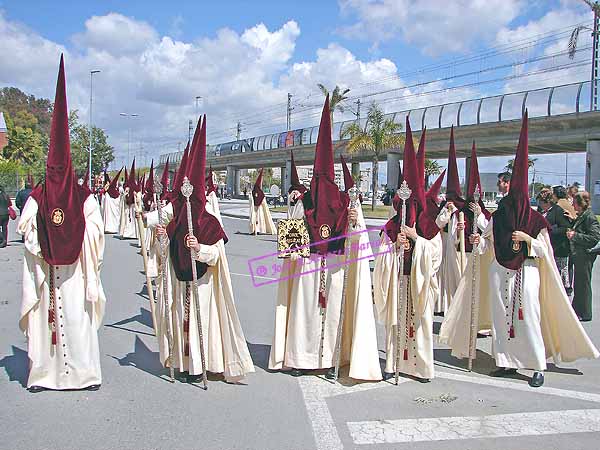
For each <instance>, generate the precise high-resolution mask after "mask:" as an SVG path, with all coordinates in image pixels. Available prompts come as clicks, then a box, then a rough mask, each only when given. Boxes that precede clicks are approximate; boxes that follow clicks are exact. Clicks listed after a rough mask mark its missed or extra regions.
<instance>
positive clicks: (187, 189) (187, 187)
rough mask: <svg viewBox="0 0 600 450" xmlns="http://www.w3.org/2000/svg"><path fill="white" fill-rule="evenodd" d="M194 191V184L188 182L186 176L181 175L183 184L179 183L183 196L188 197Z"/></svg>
mask: <svg viewBox="0 0 600 450" xmlns="http://www.w3.org/2000/svg"><path fill="white" fill-rule="evenodd" d="M192 192H194V186H192V183H190V180H189V179H188V177H183V184H182V185H181V193H182V194H183V196H184V197H185V198H190V197H191V196H192Z"/></svg>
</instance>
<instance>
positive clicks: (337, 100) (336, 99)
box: [317, 83, 350, 126]
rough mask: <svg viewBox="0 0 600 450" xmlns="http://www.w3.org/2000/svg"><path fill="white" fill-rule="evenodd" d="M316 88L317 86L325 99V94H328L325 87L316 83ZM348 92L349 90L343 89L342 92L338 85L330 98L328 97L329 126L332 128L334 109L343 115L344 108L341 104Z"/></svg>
mask: <svg viewBox="0 0 600 450" xmlns="http://www.w3.org/2000/svg"><path fill="white" fill-rule="evenodd" d="M317 86H319V89H321V92H322V93H323V95H324V96H325V97H327V94H329V91H328V90H327V88H326V87H325V86H323V85H322V84H321V83H317ZM348 92H350V89H349V88H347V89H344V90H343V91H342V90H341V89H340V87H339V86H338V85H336V86H335V89H334V90H333V92H332V93H331V96H330V97H329V111H330V115H331V125H332V126H333V112H334V111H335V110H336V109H337V110H338V111H339V112H341V113H343V112H344V111H345V108H344V105H342V102H343V101H344V100H346V99H347V98H348V97H347V96H346V94H347V93H348Z"/></svg>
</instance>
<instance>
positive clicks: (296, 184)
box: [288, 152, 307, 194]
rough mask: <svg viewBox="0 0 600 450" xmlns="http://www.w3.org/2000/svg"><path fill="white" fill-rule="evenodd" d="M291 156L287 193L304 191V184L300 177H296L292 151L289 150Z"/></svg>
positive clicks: (296, 171) (296, 170)
mask: <svg viewBox="0 0 600 450" xmlns="http://www.w3.org/2000/svg"><path fill="white" fill-rule="evenodd" d="M290 154H291V156H292V164H291V170H290V172H291V176H290V188H289V189H288V194H289V193H291V192H292V191H298V192H300V193H301V194H304V193H305V192H306V190H307V189H306V186H304V185H303V184H302V183H301V182H300V178H299V177H298V169H297V168H296V162H295V161H294V152H290Z"/></svg>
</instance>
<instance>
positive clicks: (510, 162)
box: [504, 158, 537, 173]
mask: <svg viewBox="0 0 600 450" xmlns="http://www.w3.org/2000/svg"><path fill="white" fill-rule="evenodd" d="M536 161H537V158H529V161H528V162H527V165H528V167H529V168H531V167H533V166H535V162H536ZM514 165H515V159H514V158H512V159H509V160H508V162H507V163H506V165H505V166H504V170H506V171H507V172H509V173H512V171H513V166H514Z"/></svg>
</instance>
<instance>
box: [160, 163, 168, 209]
mask: <svg viewBox="0 0 600 450" xmlns="http://www.w3.org/2000/svg"><path fill="white" fill-rule="evenodd" d="M160 184H162V193H161V194H160V199H161V200H164V199H166V198H167V196H168V194H169V157H167V162H166V163H165V168H164V169H163V173H162V175H161V177H160Z"/></svg>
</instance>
